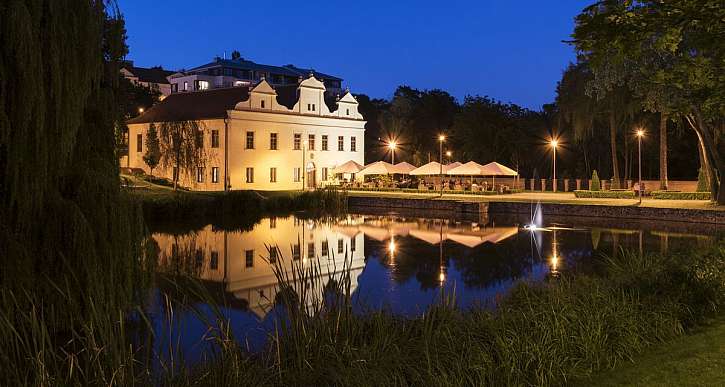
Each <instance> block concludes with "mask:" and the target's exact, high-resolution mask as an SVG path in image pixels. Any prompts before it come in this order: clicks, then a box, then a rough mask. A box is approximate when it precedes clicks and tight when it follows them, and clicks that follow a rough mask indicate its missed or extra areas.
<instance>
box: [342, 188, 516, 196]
mask: <svg viewBox="0 0 725 387" xmlns="http://www.w3.org/2000/svg"><path fill="white" fill-rule="evenodd" d="M349 190H350V191H365V192H407V193H429V194H434V193H439V192H441V191H434V190H429V189H417V188H389V187H374V188H349ZM443 192H444V193H446V194H463V195H480V196H490V195H500V194H499V193H498V192H496V191H476V192H473V191H453V190H444V191H443ZM520 192H523V191H522V190H520V189H512V190H508V191H506V192H505V194H509V193H520Z"/></svg>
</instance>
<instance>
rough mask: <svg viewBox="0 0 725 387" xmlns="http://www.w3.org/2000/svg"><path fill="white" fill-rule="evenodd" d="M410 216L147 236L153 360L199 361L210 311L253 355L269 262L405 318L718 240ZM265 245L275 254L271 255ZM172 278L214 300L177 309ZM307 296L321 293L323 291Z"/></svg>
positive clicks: (705, 231) (265, 312)
mask: <svg viewBox="0 0 725 387" xmlns="http://www.w3.org/2000/svg"><path fill="white" fill-rule="evenodd" d="M417 215H418V214H406V215H405V216H404V215H401V214H376V215H364V214H348V215H345V216H344V217H342V218H336V219H303V218H298V217H295V216H288V217H276V218H275V217H271V218H264V219H261V220H259V221H258V222H257V223H256V224H254V225H253V226H251V227H249V228H248V229H246V230H244V231H240V230H235V231H227V230H224V229H219V228H216V227H214V226H213V225H207V226H205V227H203V228H201V229H196V230H193V231H188V232H181V233H179V232H176V233H173V234H172V233H162V232H156V233H153V235H152V237H153V239H154V240H155V241H156V243H157V244H158V272H159V276H157V277H159V278H160V280H159V281H157V283H158V284H159V285H158V286H157V287H156V288H155V289H154V290H153V291H152V292H151V294H150V296H149V300H148V305H147V310H148V312H149V315H150V318H151V322H152V324H153V327H154V329H155V330H156V337H158V338H159V339H158V340H156V341H155V344H154V345H155V347H156V351H157V353H159V355H160V357H161V358H167V359H168V358H172V357H176V356H182V357H183V358H184V360H185V361H186V362H191V363H194V362H196V361H199V360H200V359H202V357H203V356H205V354H206V353H207V350H208V349H210V348H211V346H212V344H210V343H211V341H210V340H208V338H209V335H210V330H209V325H210V322H211V325H214V324H215V323H214V316H215V315H218V314H221V315H223V316H225V317H226V318H228V319H229V320H230V322H231V323H230V328H231V331H232V332H233V334H234V337H236V338H237V340H239V341H240V343H242V345H243V346H244V347H246V348H247V349H249V350H250V351H257V350H259V349H261V348H262V347H263V346H264V344H265V342H266V339H267V337H268V334H269V333H271V332H274V330H275V326H276V323H277V322H278V319H279V318H280V316H281V315H282V313H283V310H282V307H281V306H279V305H277V303H275V297H276V292H277V276H276V275H275V271H274V270H273V266H274V265H279V267H280V268H281V269H282V272H286V273H287V274H289V273H292V272H293V271H294V270H293V268H295V267H297V268H299V267H307V266H310V265H313V266H314V268H315V270H316V271H315V277H316V278H315V279H316V280H317V281H321V283H322V284H323V285H324V284H325V283H326V282H328V281H330V278H339V276H340V273H341V272H342V271H344V270H349V274H350V284H349V286H350V292H351V294H352V296H353V302H354V308H355V311H356V312H357V313H365V312H366V311H369V310H371V309H385V310H388V311H390V312H391V313H395V314H398V315H401V316H406V317H412V316H416V315H419V314H421V313H423V312H424V311H425V310H426V308H427V307H428V306H430V305H431V304H433V303H435V302H438V301H439V298H440V296H441V292H443V293H445V294H454V298H455V301H456V305H457V306H458V307H460V308H471V307H484V308H495V304H496V300H497V299H498V298H500V297H502V296H504V295H505V294H506V293H507V291H509V289H511V288H512V286H514V285H515V284H516V283H517V282H519V281H534V282H536V281H547V280H555V279H556V277H558V276H560V275H561V274H563V273H579V272H585V271H590V270H596V267H595V265H594V262H595V259H596V258H597V257H598V256H600V255H601V254H615V253H617V252H619V251H621V249H623V248H624V249H635V250H637V251H642V252H652V251H655V252H665V251H672V250H680V249H683V250H687V249H691V248H693V247H697V246H706V245H708V244H710V243H712V242H713V241H714V240H715V239H714V238H715V235H716V234H717V233H720V232H722V231H723V230H721V229H717V228H716V227H714V226H712V225H710V226H708V225H698V224H692V223H683V224H680V225H672V224H668V225H662V224H651V223H629V224H627V223H626V222H621V221H616V223H615V224H616V227H615V226H613V225H612V221H611V220H603V219H583V218H576V219H569V218H565V217H559V218H550V219H546V218H545V219H544V221H543V224H541V225H540V228H538V229H536V230H531V229H527V228H526V227H525V225H526V224H528V222H529V221H530V219H527V217H522V216H495V217H487V216H483V217H478V218H477V219H468V220H456V219H448V218H445V217H441V218H430V217H419V216H417ZM428 215H429V214H428ZM272 246H277V247H278V248H279V250H278V251H276V250H275V249H272V250H273V253H270V247H272ZM274 251H276V252H274ZM179 273H183V274H188V275H192V276H193V277H196V278H198V279H199V280H200V282H201V284H202V285H203V292H204V293H205V294H207V295H208V297H209V298H206V300H213V302H208V301H198V300H197V301H193V302H192V305H191V306H189V305H186V307H180V308H179V307H177V308H175V307H174V303H173V302H171V301H170V298H169V297H171V298H173V297H174V293H175V292H174V290H173V289H172V288H173V286H171V285H170V281H167V280H161V278H177V277H178V275H177V274H179ZM315 289H318V290H315V291H320V292H322V290H321V289H322V287H318V288H315ZM169 295H171V296H169ZM313 296H314V295H313ZM316 296H317V297H321V296H322V295H316ZM215 313H217V314H215Z"/></svg>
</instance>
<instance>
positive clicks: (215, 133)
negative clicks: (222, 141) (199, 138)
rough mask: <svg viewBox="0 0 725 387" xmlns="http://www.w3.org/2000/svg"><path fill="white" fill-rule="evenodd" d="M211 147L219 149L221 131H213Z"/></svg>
mask: <svg viewBox="0 0 725 387" xmlns="http://www.w3.org/2000/svg"><path fill="white" fill-rule="evenodd" d="M211 147H212V148H219V131H218V130H212V131H211Z"/></svg>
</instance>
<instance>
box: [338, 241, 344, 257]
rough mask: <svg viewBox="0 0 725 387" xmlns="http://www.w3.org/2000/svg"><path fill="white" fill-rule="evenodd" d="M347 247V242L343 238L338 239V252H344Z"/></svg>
mask: <svg viewBox="0 0 725 387" xmlns="http://www.w3.org/2000/svg"><path fill="white" fill-rule="evenodd" d="M344 249H345V242H344V241H343V240H342V239H338V240H337V253H338V254H342V251H343V250H344Z"/></svg>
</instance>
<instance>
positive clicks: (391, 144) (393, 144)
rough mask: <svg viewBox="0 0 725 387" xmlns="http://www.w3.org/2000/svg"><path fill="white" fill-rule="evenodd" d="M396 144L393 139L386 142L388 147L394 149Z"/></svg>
mask: <svg viewBox="0 0 725 387" xmlns="http://www.w3.org/2000/svg"><path fill="white" fill-rule="evenodd" d="M397 146H398V144H396V143H395V141H391V142H389V143H388V148H390V149H395V148H396V147H397Z"/></svg>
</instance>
